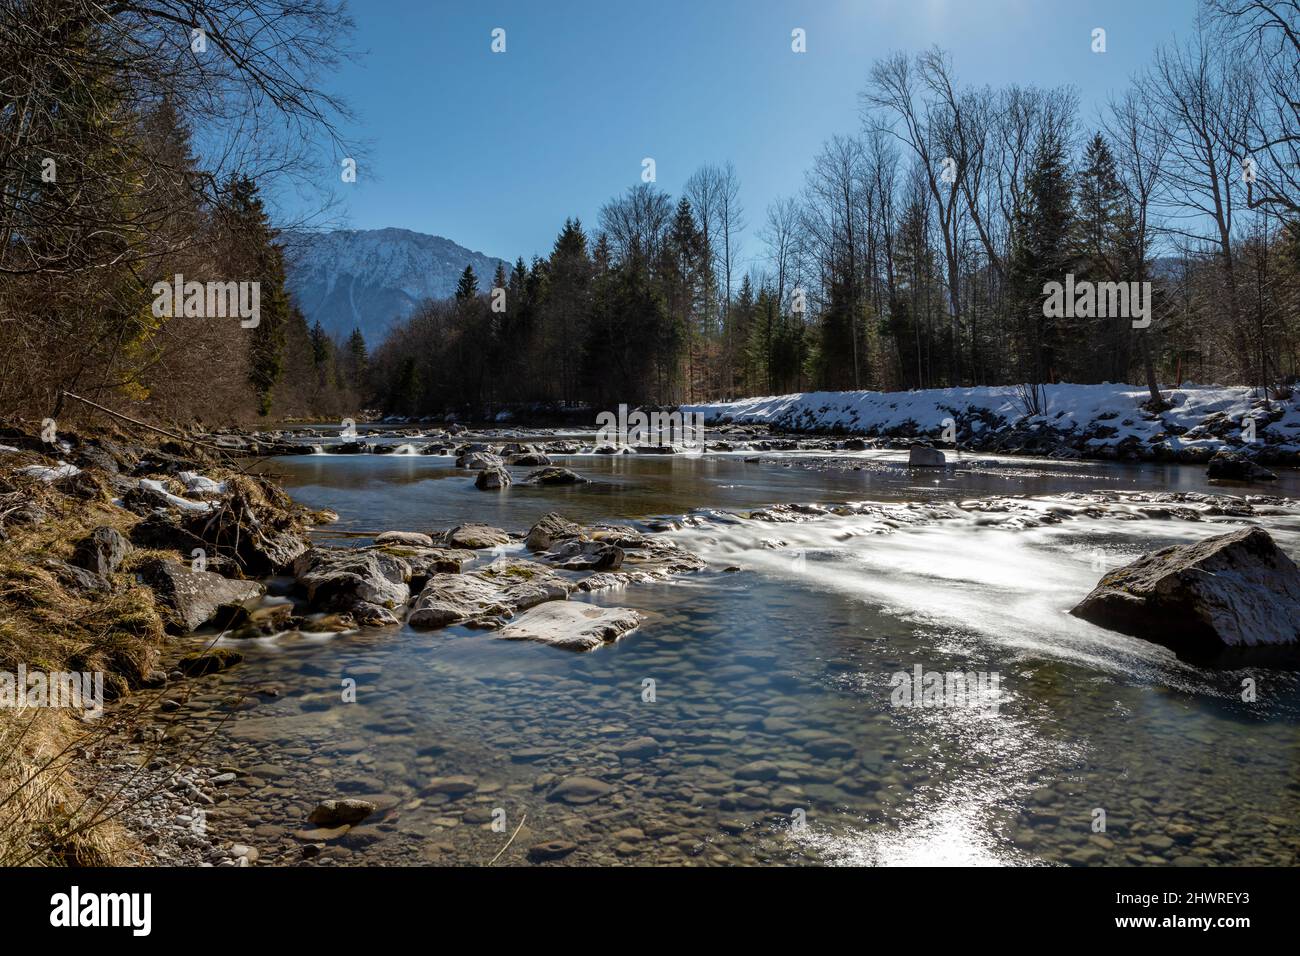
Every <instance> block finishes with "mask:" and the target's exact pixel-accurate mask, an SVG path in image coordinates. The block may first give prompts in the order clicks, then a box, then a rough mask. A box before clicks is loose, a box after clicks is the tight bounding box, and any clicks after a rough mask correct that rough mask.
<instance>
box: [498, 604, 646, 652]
mask: <svg viewBox="0 0 1300 956" xmlns="http://www.w3.org/2000/svg"><path fill="white" fill-rule="evenodd" d="M640 623H641V615H640V614H638V613H637V612H636V611H633V610H631V609H629V608H623V607H597V606H596V605H594V604H582V603H580V602H578V601H552V602H550V603H548V604H543V605H541V606H540V607H535V608H533V609H532V610H531V611H528V612H527V613H525V614H522V615H520V616H519V617H518V618H516V619H515V620H513V621H511V622H510V623H509V624H507V625H506V626H505V627H503V628H502V629H501V630H500V632H499V633H498V635H497V636H498V637H502V638H504V639H506V640H510V641H539V642H540V643H542V644H550V645H551V646H552V647H562V648H564V649H566V650H571V651H589V650H592V649H593V648H597V647H600V646H601V645H602V644H608V643H610V642H612V641H616V640H618V639H619V638H620V637H622V636H623V635H624V634H626V633H628V632H629V631H632V630H635V629H636V628H637V627H638V626H639V625H640Z"/></svg>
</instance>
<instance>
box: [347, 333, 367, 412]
mask: <svg viewBox="0 0 1300 956" xmlns="http://www.w3.org/2000/svg"><path fill="white" fill-rule="evenodd" d="M344 354H345V361H344V365H345V366H346V375H345V378H346V381H347V384H348V387H349V388H351V389H352V391H354V392H355V393H356V394H357V395H359V396H365V395H366V394H367V393H368V392H369V378H370V356H369V354H368V353H367V351H366V339H365V336H363V335H362V334H361V330H360V329H353V330H352V334H351V335H349V336H348V341H347V346H346V349H345V353H344Z"/></svg>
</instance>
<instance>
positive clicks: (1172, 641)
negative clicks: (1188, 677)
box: [1070, 528, 1300, 664]
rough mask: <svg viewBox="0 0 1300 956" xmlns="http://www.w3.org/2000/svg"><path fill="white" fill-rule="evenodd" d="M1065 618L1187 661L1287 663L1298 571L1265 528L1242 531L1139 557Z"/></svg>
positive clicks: (1299, 624)
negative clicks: (1165, 650) (1147, 643)
mask: <svg viewBox="0 0 1300 956" xmlns="http://www.w3.org/2000/svg"><path fill="white" fill-rule="evenodd" d="M1070 613H1071V614H1073V615H1074V616H1075V617H1080V618H1083V619H1084V620H1085V621H1091V622H1092V623H1093V624H1096V625H1098V626H1099V627H1104V628H1108V629H1109V630H1112V631H1119V632H1120V633H1123V634H1129V635H1132V636H1133V637H1140V638H1143V639H1145V640H1148V641H1155V642H1156V643H1159V644H1164V645H1165V646H1167V647H1169V648H1172V649H1173V650H1174V652H1175V653H1176V654H1178V656H1179V657H1183V658H1185V659H1188V660H1193V661H1198V662H1204V663H1222V664H1231V663H1233V662H1238V661H1239V662H1248V661H1250V660H1255V661H1258V662H1261V663H1264V662H1267V661H1269V660H1271V659H1279V660H1280V659H1289V658H1292V657H1295V656H1296V652H1297V651H1298V650H1300V570H1297V569H1296V566H1295V563H1294V562H1293V561H1292V560H1291V559H1290V558H1289V557H1287V556H1286V555H1285V554H1283V553H1282V551H1281V550H1280V549H1279V548H1278V546H1277V545H1276V544H1275V543H1274V541H1273V539H1272V538H1271V537H1270V536H1269V534H1268V532H1267V531H1264V530H1263V529H1262V528H1243V529H1241V530H1240V531H1234V532H1232V533H1231V534H1224V535H1218V536H1217V537H1213V538H1206V539H1205V540H1204V541H1198V542H1197V543H1196V544H1191V545H1181V546H1176V547H1171V548H1164V549H1163V550H1160V551H1156V552H1155V553H1153V554H1147V555H1143V556H1142V557H1141V558H1138V560H1136V561H1134V562H1133V563H1132V564H1129V565H1126V566H1125V567H1122V568H1118V569H1116V570H1114V571H1111V572H1110V573H1108V574H1106V575H1105V576H1104V577H1103V578H1102V579H1101V581H1100V582H1098V584H1097V586H1096V587H1095V588H1094V589H1093V590H1092V593H1090V594H1089V595H1088V596H1087V597H1086V598H1084V599H1083V600H1082V601H1080V602H1079V604H1078V605H1077V606H1075V607H1074V608H1073V609H1071V611H1070Z"/></svg>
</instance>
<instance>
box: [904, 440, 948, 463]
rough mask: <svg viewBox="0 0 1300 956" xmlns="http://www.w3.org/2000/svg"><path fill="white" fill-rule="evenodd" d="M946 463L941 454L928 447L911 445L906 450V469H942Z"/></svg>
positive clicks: (937, 450)
mask: <svg viewBox="0 0 1300 956" xmlns="http://www.w3.org/2000/svg"><path fill="white" fill-rule="evenodd" d="M946 463H947V459H946V458H944V456H943V452H941V451H940V450H939V449H937V448H931V447H930V446H929V445H913V446H911V447H910V448H909V449H908V450H907V467H908V468H942V467H943V466H944V465H945V464H946Z"/></svg>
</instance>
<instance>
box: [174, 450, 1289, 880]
mask: <svg viewBox="0 0 1300 956" xmlns="http://www.w3.org/2000/svg"><path fill="white" fill-rule="evenodd" d="M800 454H801V457H800V458H799V459H797V460H796V459H794V458H792V457H783V456H780V455H764V456H763V461H762V462H760V463H753V462H745V461H744V460H743V457H744V456H742V455H710V456H704V457H684V456H683V457H672V458H668V457H663V458H660V457H631V456H627V457H618V458H609V457H603V456H574V457H572V458H565V459H557V463H559V464H565V465H567V466H569V467H572V468H574V469H575V470H577V471H579V472H580V473H582V474H584V475H587V476H589V477H591V478H593V479H595V482H594V483H593V484H591V485H583V486H571V487H563V488H546V489H542V488H532V487H522V486H520V485H515V486H513V487H512V488H510V489H509V490H508V491H506V492H504V493H496V492H491V493H489V492H478V491H476V490H474V488H473V487H472V475H470V474H468V473H466V472H461V471H457V470H456V469H455V468H454V467H453V466H452V463H451V461H450V459H447V458H439V457H429V456H418V455H381V456H374V455H365V456H310V457H299V458H284V459H277V460H275V461H273V462H271V463H269V467H270V469H271V470H274V471H275V472H277V473H279V474H281V475H282V476H283V478H284V480H285V483H286V486H287V487H288V488H289V490H290V491H291V492H292V493H293V494H294V496H295V497H297V498H298V499H299V500H301V501H303V502H304V503H306V504H308V505H310V506H312V507H325V508H331V509H333V510H335V511H337V512H338V513H339V514H340V516H341V520H340V521H339V523H338V524H337V525H334V526H331V527H332V530H333V531H334V532H339V531H356V532H362V531H381V530H388V529H401V530H429V529H438V528H445V527H448V526H451V525H454V524H458V523H461V522H464V521H482V522H486V523H489V524H494V525H497V526H499V527H504V528H507V529H513V530H524V529H526V528H527V527H528V526H529V525H530V524H531V523H532V522H533V521H534V520H535V519H536V518H537V517H539V516H540V515H542V514H544V513H545V512H547V511H560V512H562V513H564V514H565V515H567V516H569V517H571V518H574V519H576V520H579V521H582V522H593V521H598V520H606V521H608V520H619V521H633V522H643V521H647V520H650V519H654V518H657V517H662V516H683V515H688V514H692V513H693V514H694V515H696V517H697V518H698V521H696V522H694V523H693V524H692V525H691V526H687V527H685V528H682V529H681V530H678V531H674V532H672V534H673V535H674V537H675V538H676V539H677V540H679V541H680V543H682V544H683V545H684V546H686V547H688V548H691V549H693V550H695V551H697V552H698V553H700V554H701V555H703V556H704V557H706V558H707V559H708V560H709V562H710V568H709V569H708V570H707V571H704V572H701V573H698V574H694V575H690V576H687V577H683V578H678V579H676V580H675V581H672V582H669V583H663V584H656V585H650V586H631V587H629V588H627V589H625V590H621V591H617V592H603V593H601V594H599V595H597V596H595V597H594V598H588V599H591V600H595V601H596V602H597V603H607V604H612V605H619V606H629V607H634V608H637V609H639V610H641V611H643V612H644V614H645V617H646V620H645V623H644V625H643V626H642V627H641V628H640V629H639V630H638V631H636V632H634V633H632V634H630V635H628V636H626V637H625V638H623V639H622V640H621V641H619V642H618V643H617V644H615V645H611V646H607V647H605V648H602V649H599V650H597V651H595V652H592V653H589V654H582V655H578V654H572V653H567V652H562V651H557V650H555V649H552V648H548V647H544V646H540V645H535V644H529V643H516V642H509V641H502V640H499V639H497V638H495V637H494V636H493V635H492V634H491V633H486V632H479V631H470V630H465V629H456V628H452V629H449V630H446V631H439V632H432V633H429V632H415V631H409V630H406V629H404V628H403V629H400V630H399V629H388V630H382V631H363V632H357V633H351V634H342V635H335V636H329V637H321V636H310V635H298V634H289V635H282V636H280V637H277V638H272V639H265V640H257V641H239V642H237V643H238V646H239V649H240V650H242V651H243V652H244V653H245V655H246V660H245V662H244V663H243V664H241V665H239V666H237V667H235V668H233V669H231V670H230V671H227V672H225V673H224V674H222V675H219V676H217V677H213V678H208V679H205V680H204V681H202V682H195V684H194V688H195V690H194V693H193V695H192V696H191V697H190V698H189V700H188V701H187V704H186V709H187V712H188V713H190V714H191V715H192V716H193V719H192V720H190V721H188V722H186V723H184V724H177V725H175V726H176V727H183V728H184V729H183V730H177V731H175V732H176V733H177V734H178V735H180V736H182V737H188V738H190V739H198V738H199V737H200V736H201V735H202V734H203V733H205V732H206V731H207V730H209V729H211V727H212V726H214V725H215V724H216V722H218V721H223V720H224V723H223V724H222V725H221V728H220V730H219V732H218V733H217V735H216V737H215V739H214V740H213V742H212V743H211V744H209V745H208V746H207V748H206V749H205V752H204V753H205V758H204V759H205V760H206V761H207V762H209V763H212V764H214V765H223V766H224V765H229V766H231V767H234V768H238V769H239V770H240V771H241V772H242V773H243V774H244V776H243V777H242V778H241V779H240V781H238V782H237V783H236V784H235V785H233V786H232V787H231V788H229V789H228V790H227V793H228V794H229V799H228V800H227V801H226V802H225V803H223V804H222V806H221V807H220V808H219V810H218V812H217V814H216V816H215V818H214V825H217V826H220V827H223V828H225V829H226V830H228V832H229V833H230V835H231V836H232V838H235V839H240V840H242V841H243V842H249V843H251V844H252V845H254V846H256V847H258V849H259V850H260V851H261V853H262V857H263V860H264V861H268V862H277V863H299V862H302V861H303V855H302V850H301V846H302V844H303V843H304V842H313V843H324V844H325V850H324V852H323V853H322V854H321V855H320V856H318V857H315V858H314V860H313V862H322V861H323V862H328V863H329V864H331V865H338V864H344V863H346V864H384V863H422V862H437V863H463V864H477V865H481V864H486V863H489V862H491V861H493V860H494V859H496V865H508V864H521V863H524V862H525V861H526V852H527V850H528V848H529V847H532V846H534V845H536V844H539V843H543V842H545V841H552V840H560V841H565V842H567V843H572V844H575V845H576V849H575V850H573V851H572V852H571V853H569V854H568V855H567V856H565V857H564V858H563V860H562V862H563V863H568V864H584V863H585V864H590V863H638V864H688V865H706V864H752V863H815V862H823V863H847V864H857V863H868V864H931V863H961V864H979V865H986V864H987V865H1000V864H1030V863H1047V864H1059V863H1072V864H1093V865H1097V864H1112V865H1127V864H1136V865H1157V864H1168V863H1178V864H1198V863H1199V864H1208V865H1214V864H1249V863H1259V864H1269V865H1294V864H1295V863H1296V862H1297V857H1300V812H1297V811H1300V782H1298V781H1300V778H1298V777H1297V766H1298V762H1300V733H1297V723H1298V722H1300V681H1298V680H1297V678H1296V676H1295V675H1293V674H1289V673H1286V672H1281V671H1273V670H1258V671H1255V670H1250V671H1233V672H1224V671H1208V670H1202V669H1199V668H1196V667H1193V666H1191V665H1188V664H1184V663H1181V662H1179V661H1178V660H1176V659H1175V658H1174V657H1173V655H1172V654H1171V653H1170V652H1168V651H1167V650H1165V649H1163V648H1160V647H1157V646H1155V645H1152V644H1148V643H1146V642H1143V641H1139V640H1135V639H1132V638H1128V637H1124V636H1121V635H1117V634H1113V633H1108V632H1105V631H1101V630H1099V629H1097V628H1095V627H1092V626H1091V625H1088V624H1086V623H1084V622H1081V621H1078V620H1076V619H1074V618H1072V617H1070V616H1068V615H1067V614H1066V611H1067V610H1068V609H1069V608H1070V607H1071V606H1072V605H1073V604H1074V603H1076V602H1077V601H1078V600H1079V598H1081V597H1082V596H1083V595H1084V594H1086V593H1087V592H1088V590H1089V589H1090V588H1091V587H1092V585H1093V584H1094V583H1095V582H1096V580H1097V578H1098V577H1099V576H1100V574H1101V571H1102V570H1103V569H1104V568H1106V567H1111V566H1115V565H1118V564H1121V563H1124V562H1126V561H1128V560H1130V559H1131V558H1132V557H1134V556H1136V555H1137V554H1139V553H1141V552H1143V551H1147V550H1151V549H1153V548H1156V547H1160V546H1164V545H1166V544H1170V543H1174V542H1184V541H1191V540H1196V539H1198V538H1201V537H1205V536H1209V535H1210V534H1214V533H1220V532H1222V531H1224V530H1228V529H1229V528H1231V527H1235V526H1236V525H1233V524H1232V523H1231V520H1230V519H1224V518H1219V519H1212V520H1207V521H1198V522H1189V521H1177V520H1162V519H1158V518H1151V517H1147V516H1144V515H1142V514H1141V513H1140V512H1136V511H1134V510H1133V509H1131V508H1126V507H1125V506H1124V505H1123V503H1122V498H1123V493H1124V492H1133V491H1142V490H1145V491H1223V489H1215V488H1212V487H1211V486H1209V485H1208V484H1207V483H1206V482H1205V481H1204V479H1203V473H1202V470H1201V469H1192V468H1180V467H1177V466H1167V467H1161V466H1151V465H1140V466H1139V465H1124V466H1122V465H1109V464H1108V465H1102V464H1098V463H1078V462H1069V463H1052V462H1045V461H1030V460H1023V459H1022V460H1007V459H1002V460H993V459H989V458H980V459H970V458H968V459H966V460H965V461H964V462H963V463H962V465H961V466H960V467H959V468H958V469H957V470H955V471H949V472H946V473H944V474H943V475H935V474H930V473H926V472H921V471H914V472H912V471H908V470H907V469H906V468H903V467H901V466H900V465H899V461H901V456H899V455H897V454H889V453H879V452H869V453H861V454H858V455H856V456H852V457H849V456H845V455H837V456H835V457H834V458H832V457H831V456H820V457H816V456H808V455H807V454H806V453H800ZM855 466H856V467H857V468H859V469H860V470H853V469H854V467H855ZM520 471H523V469H520ZM1267 491H1268V492H1269V493H1270V494H1280V495H1288V496H1291V497H1300V480H1298V479H1297V476H1296V475H1295V474H1288V475H1285V476H1284V477H1283V480H1282V481H1280V482H1278V483H1276V485H1275V486H1274V487H1271V488H1268V489H1267ZM1070 492H1081V493H1092V492H1100V493H1102V494H1104V495H1106V496H1107V499H1108V500H1110V501H1113V502H1115V504H1114V505H1113V506H1112V507H1111V508H1110V510H1109V512H1108V514H1107V515H1105V516H1102V517H1088V516H1086V515H1082V514H1077V513H1076V514H1074V515H1072V516H1070V517H1069V518H1068V520H1064V521H1062V522H1061V523H1059V524H1051V525H1047V526H1040V527H1030V528H1026V529H1023V530H1015V529H1011V528H1007V527H999V526H996V524H994V523H992V522H991V520H990V516H987V515H983V514H980V513H979V512H977V511H975V510H973V509H960V508H957V507H956V506H955V505H956V503H957V502H960V501H964V500H968V499H983V498H989V497H993V496H1027V497H1028V498H1030V499H1032V500H1031V501H1030V503H1029V504H1027V505H1026V507H1031V508H1033V509H1035V510H1042V509H1045V508H1049V507H1059V508H1061V509H1063V510H1065V511H1070V510H1073V511H1075V512H1077V511H1078V502H1076V501H1071V500H1070V499H1059V496H1061V495H1065V494H1067V493H1070ZM1052 498H1055V499H1058V500H1055V501H1049V500H1047V499H1052ZM845 501H871V502H881V503H886V504H891V505H892V507H894V508H896V509H899V510H897V511H896V512H893V513H892V515H891V513H888V512H887V513H885V514H880V513H872V514H864V515H857V516H852V517H827V518H821V519H817V520H813V521H807V522H801V523H772V522H764V521H752V520H748V519H746V518H737V517H733V515H736V514H744V513H746V512H747V511H748V509H751V508H756V507H761V506H764V505H768V504H773V503H780V502H820V503H822V504H833V503H837V502H845ZM921 506H925V508H928V509H929V512H928V513H923V512H922V508H921ZM1001 517H1005V515H994V516H992V518H1001ZM1261 523H1263V524H1264V525H1265V526H1266V527H1268V528H1269V530H1270V531H1271V532H1272V533H1273V534H1274V535H1275V537H1276V538H1277V539H1278V541H1279V543H1280V544H1281V545H1282V546H1283V547H1284V548H1286V549H1287V550H1288V551H1289V552H1290V553H1291V554H1292V555H1293V556H1297V555H1300V511H1296V510H1293V509H1290V508H1287V509H1280V510H1279V513H1277V514H1274V515H1270V516H1269V517H1267V518H1266V519H1263V520H1262V521H1261ZM322 537H323V538H324V539H326V540H328V537H329V536H322ZM728 569H738V570H728ZM196 640H197V639H196ZM232 643H236V642H232ZM917 665H921V666H922V668H923V670H925V671H941V672H949V671H956V670H960V671H982V672H989V673H996V674H998V675H999V678H1000V685H999V686H1000V691H1001V693H1000V696H999V697H998V705H999V706H998V707H997V709H996V711H993V710H989V709H978V708H961V707H921V708H899V707H894V706H891V690H892V688H891V685H890V678H891V675H893V674H894V673H896V672H906V673H909V674H910V673H911V672H912V671H913V668H914V667H915V666H917ZM1245 678H1253V679H1254V680H1255V681H1256V685H1257V694H1258V697H1257V700H1256V701H1255V702H1253V703H1245V702H1243V701H1242V700H1241V695H1242V681H1243V679H1245ZM345 679H351V680H355V681H356V684H357V700H356V702H355V703H344V702H343V701H342V699H341V696H342V695H341V686H342V682H343V681H344V680H345ZM647 682H653V700H650V699H647V698H648V696H649V695H648V693H647V687H648V686H649V685H648V683H647ZM644 738H650V741H648V742H647V741H646V740H645V739H644ZM634 741H635V742H637V745H636V746H634V747H631V748H630V749H629V748H628V745H629V744H631V743H632V742H634ZM620 750H622V752H620ZM450 776H466V777H470V778H472V781H471V783H472V784H473V785H474V788H475V789H473V790H472V791H470V792H467V793H463V794H456V793H448V792H447V789H448V788H447V787H446V786H443V785H441V784H439V783H438V782H437V781H439V780H442V779H443V778H446V777H450ZM571 777H589V778H593V779H595V780H597V781H600V782H601V783H602V784H604V785H605V786H604V787H602V788H600V790H601V793H600V794H599V796H598V797H597V798H596V799H594V800H593V801H592V802H589V803H585V804H578V805H574V804H570V803H566V802H561V801H556V800H551V799H548V796H550V795H551V794H552V791H553V789H554V786H555V784H556V783H557V782H559V781H561V780H564V779H566V778H571ZM451 789H453V790H454V789H457V788H455V787H452V788H451ZM340 795H345V796H368V797H371V798H373V799H375V801H376V802H377V803H378V804H379V805H380V807H381V811H382V812H381V813H379V814H376V815H375V816H374V817H372V818H371V819H370V820H368V821H366V822H365V823H364V824H363V825H361V826H360V827H357V828H355V829H354V830H352V831H350V832H348V833H345V834H339V835H330V834H320V833H310V832H305V831H310V830H311V827H310V826H309V825H308V824H307V823H306V822H305V821H306V816H307V814H308V813H309V812H310V811H311V809H312V807H314V806H315V804H316V803H317V802H318V801H319V800H321V799H325V798H328V797H332V796H340ZM1098 811H1104V814H1105V829H1104V831H1103V832H1097V829H1096V827H1097V821H1098V820H1099V815H1098ZM494 812H495V814H496V817H495V822H494V817H493V814H494ZM521 824H522V826H521ZM516 831H517V832H516ZM295 834H298V835H295ZM512 836H513V840H512V839H511V838H512ZM507 844H508V845H507ZM503 848H504V852H503ZM498 854H499V857H498Z"/></svg>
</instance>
